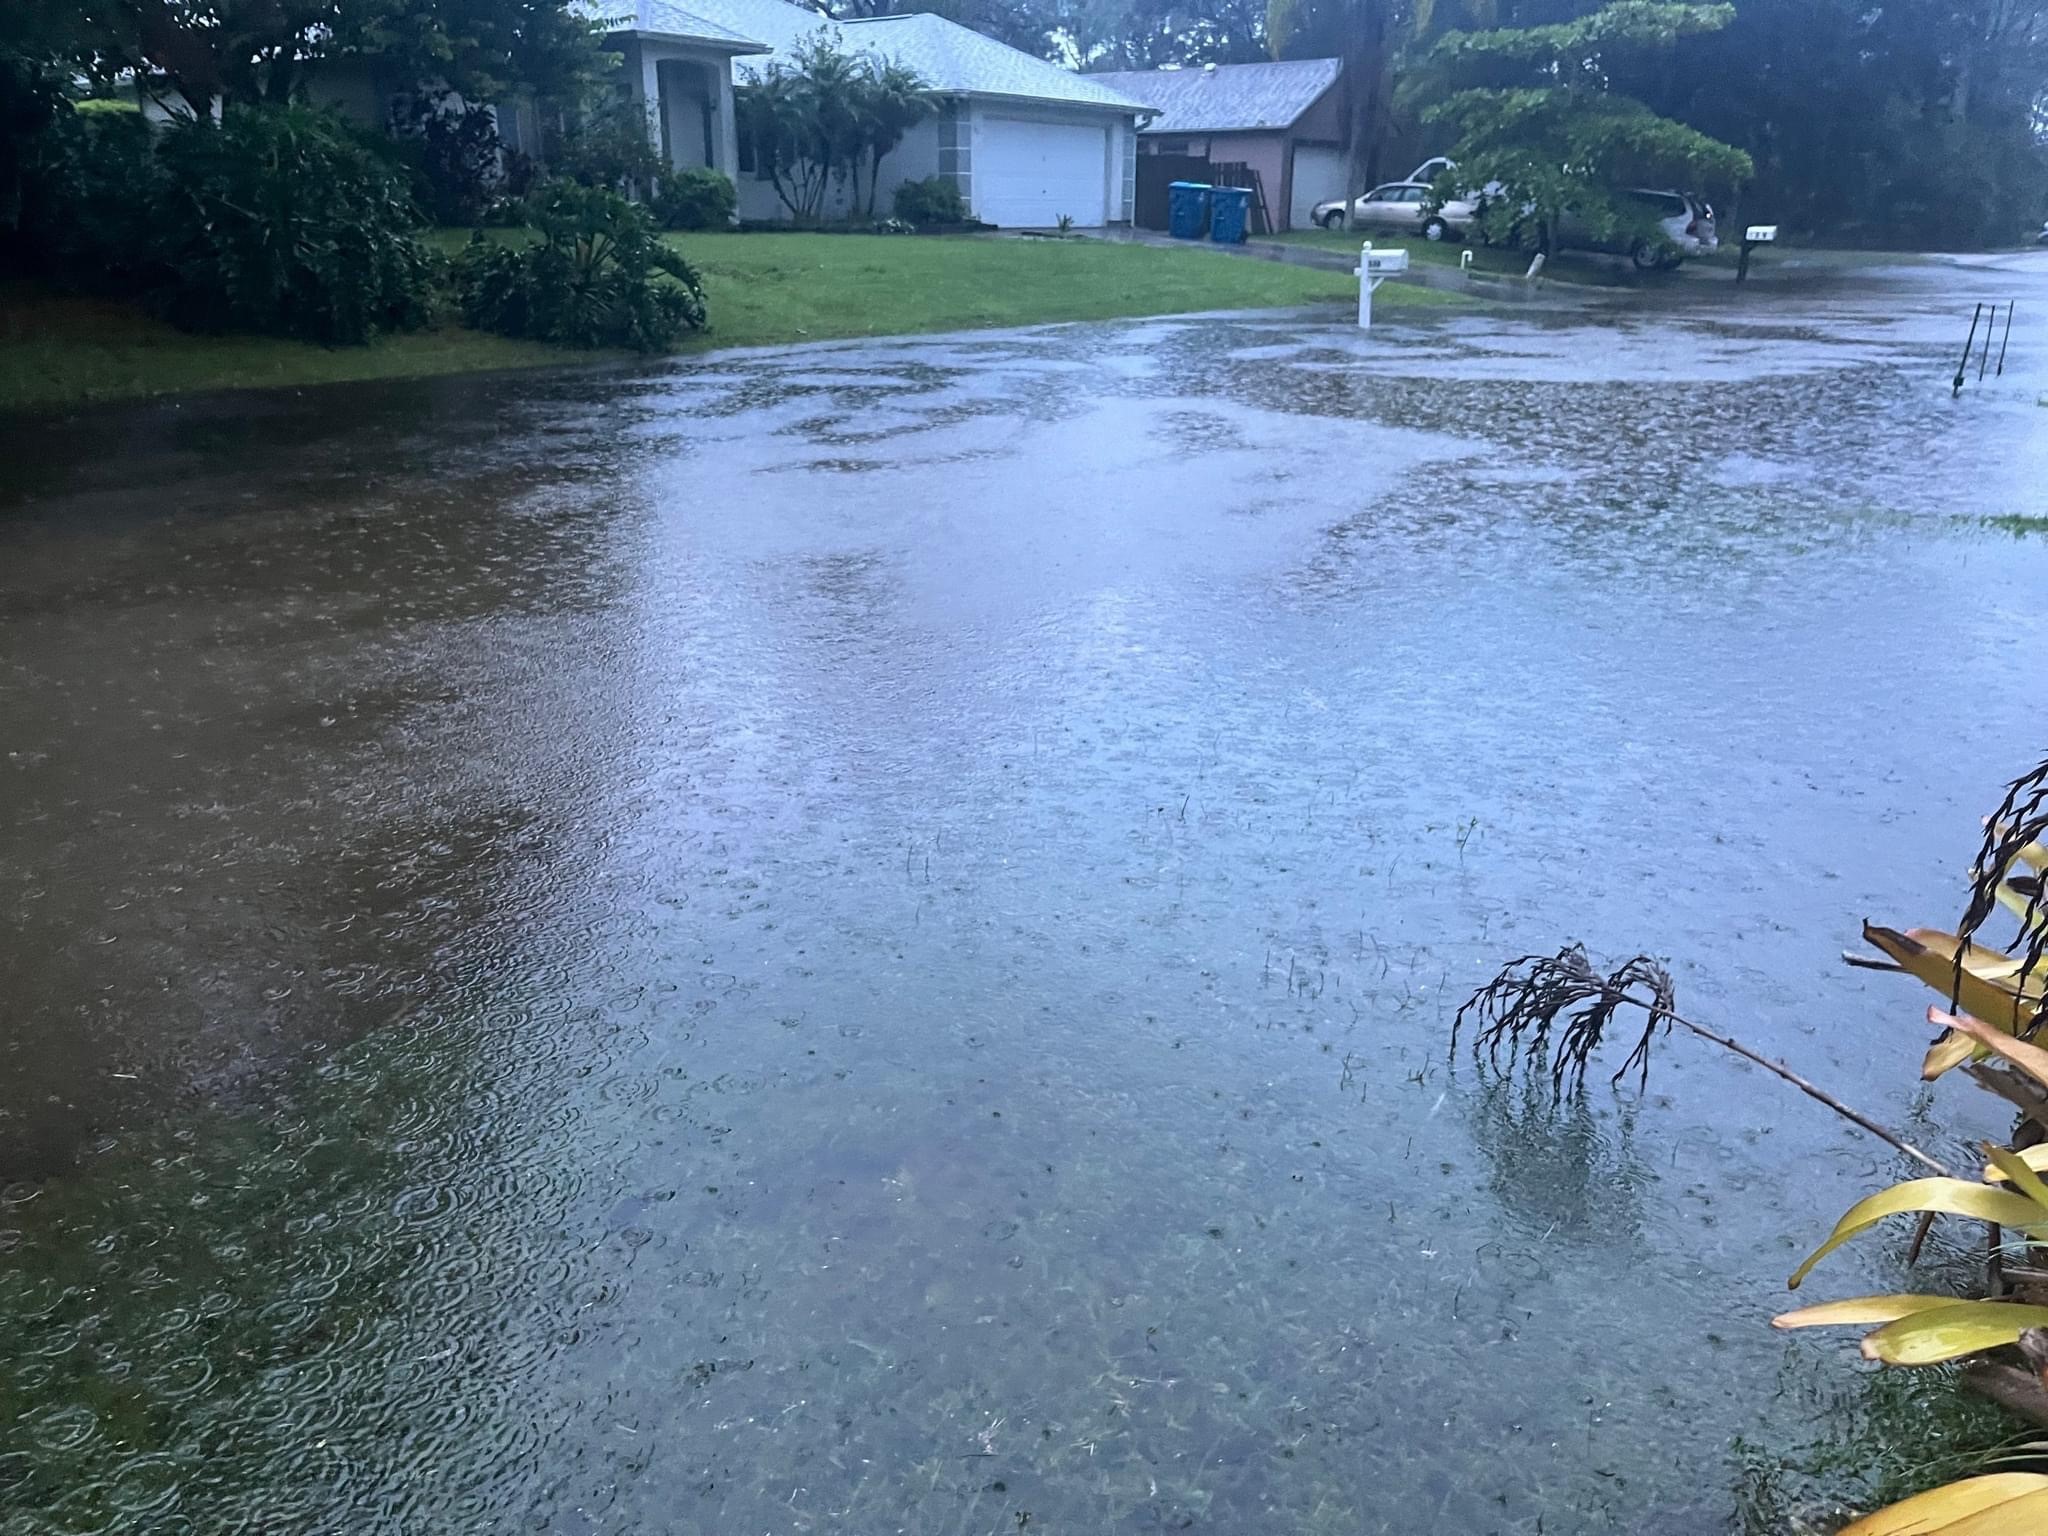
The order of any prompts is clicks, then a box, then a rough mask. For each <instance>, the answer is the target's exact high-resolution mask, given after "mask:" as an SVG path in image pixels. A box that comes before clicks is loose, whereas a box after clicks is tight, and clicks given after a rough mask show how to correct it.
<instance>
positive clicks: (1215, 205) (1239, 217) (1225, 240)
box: [1209, 187, 1252, 245]
mask: <svg viewBox="0 0 2048 1536" xmlns="http://www.w3.org/2000/svg"><path fill="white" fill-rule="evenodd" d="M1251 212H1252V192H1251V188H1249V187H1213V188H1211V189H1210V192H1209V238H1210V239H1211V240H1214V241H1215V242H1216V243H1217V244H1218V245H1243V244H1244V236H1245V227H1246V225H1248V224H1249V223H1250V222H1251Z"/></svg>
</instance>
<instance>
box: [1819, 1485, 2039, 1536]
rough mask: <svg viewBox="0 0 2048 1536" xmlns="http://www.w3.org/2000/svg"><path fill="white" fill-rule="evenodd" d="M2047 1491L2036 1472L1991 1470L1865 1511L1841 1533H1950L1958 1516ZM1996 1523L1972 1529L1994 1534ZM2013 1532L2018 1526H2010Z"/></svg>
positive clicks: (1903, 1535)
mask: <svg viewBox="0 0 2048 1536" xmlns="http://www.w3.org/2000/svg"><path fill="white" fill-rule="evenodd" d="M2043 1492H2048V1477H2043V1476H2041V1475H2040V1474H2039V1473H2035V1472H1994V1473H1992V1474H1990V1475H1989V1476H1987V1477H1966V1478H1964V1479H1963V1480H1962V1481H1961V1482H1959V1483H1950V1484H1948V1485H1947V1486H1945V1487H1941V1488H1934V1489H1930V1490H1929V1491H1928V1492H1926V1493H1920V1494H1915V1495H1914V1496H1913V1497H1912V1498H1910V1499H1907V1500H1905V1501H1904V1502H1903V1503H1899V1504H1894V1505H1892V1506H1891V1507H1890V1508H1889V1509H1881V1510H1879V1511H1878V1512H1877V1513H1876V1514H1874V1515H1865V1516H1864V1517H1863V1518H1862V1519H1861V1520H1858V1521H1857V1522H1856V1523H1855V1524H1854V1525H1852V1526H1849V1527H1848V1528H1847V1529H1846V1530H1844V1531H1843V1532H1842V1533H1841V1536H1935V1533H1937V1532H1943V1533H1949V1536H1953V1533H1952V1532H1951V1528H1952V1527H1953V1526H1954V1525H1955V1523H1956V1522H1957V1521H1958V1520H1967V1519H1971V1518H1973V1517H1975V1516H1977V1515H1980V1514H1984V1513H1986V1512H1992V1513H1996V1512H1997V1511H1998V1509H1999V1507H2000V1506H2001V1505H2003V1506H2006V1507H2008V1508H2009V1507H2011V1506H2012V1505H2013V1504H2015V1503H2020V1502H2032V1500H2033V1499H2034V1498H2036V1497H2037V1496H2039V1495H2040V1494H2042V1493H2043ZM1996 1530H1997V1527H1995V1526H1993V1527H1989V1528H1988V1529H1985V1530H1980V1531H1978V1532H1974V1533H1971V1536H1993V1533H1995V1532H1996ZM2013 1530H2014V1531H2015V1532H2017V1531H2018V1527H2013Z"/></svg>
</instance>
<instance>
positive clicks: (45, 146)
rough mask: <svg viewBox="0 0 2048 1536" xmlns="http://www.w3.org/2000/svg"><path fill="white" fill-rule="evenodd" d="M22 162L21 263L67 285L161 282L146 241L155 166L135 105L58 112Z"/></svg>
mask: <svg viewBox="0 0 2048 1536" xmlns="http://www.w3.org/2000/svg"><path fill="white" fill-rule="evenodd" d="M23 160H24V164H23V171H22V181H21V203H20V214H19V218H20V229H21V234H22V238H21V241H20V247H21V250H22V252H23V253H24V255H25V258H26V259H25V262H24V265H26V266H28V267H29V268H31V269H32V270H35V271H37V272H39V273H40V274H41V275H42V276H44V277H46V278H48V279H49V280H50V281H52V282H55V283H59V284H61V285H63V286H65V287H68V288H88V289H119V290H122V291H126V292H130V293H136V292H147V291H149V290H150V289H152V288H154V287H155V286H157V285H158V284H160V283H162V282H163V281H165V280H166V276H165V274H164V273H163V272H161V271H160V270H158V267H157V262H156V256H155V251H154V248H153V242H154V229H153V224H154V216H155V210H156V209H157V207H158V206H159V205H161V203H162V202H163V201H164V189H163V186H162V182H163V167H162V166H161V165H159V164H158V162H157V158H156V140H155V136H154V135H153V134H152V133H151V132H150V129H149V125H148V124H147V123H146V122H144V121H143V119H142V114H141V113H140V112H74V111H68V110H66V111H60V112H59V113H58V114H57V115H56V116H55V117H54V118H53V119H52V120H51V121H50V123H49V124H48V125H47V126H46V127H45V128H44V129H43V130H42V131H41V132H40V133H38V134H37V135H36V136H35V137H34V138H33V139H32V140H30V141H29V143H28V146H27V149H26V151H25V154H24V157H23Z"/></svg>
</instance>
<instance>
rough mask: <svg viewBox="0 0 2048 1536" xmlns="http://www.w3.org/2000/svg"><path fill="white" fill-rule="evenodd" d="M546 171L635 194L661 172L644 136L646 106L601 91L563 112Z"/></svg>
mask: <svg viewBox="0 0 2048 1536" xmlns="http://www.w3.org/2000/svg"><path fill="white" fill-rule="evenodd" d="M551 138H552V142H551V143H550V144H549V145H548V149H547V155H546V160H547V168H548V171H549V173H550V174H552V175H555V176H566V177H567V178H568V179H569V180H571V181H574V182H579V183H581V184H582V185H583V186H586V187H603V188H605V189H606V190H607V191H611V192H637V191H639V190H640V189H641V188H643V187H645V186H647V185H649V184H650V183H651V182H652V181H653V180H654V178H655V177H656V176H658V175H659V174H660V173H661V169H662V165H661V156H660V155H659V154H657V153H656V152H655V149H654V145H653V144H652V143H651V142H650V141H649V139H648V137H647V109H646V108H645V107H643V106H641V105H640V103H639V102H637V101H634V100H633V99H632V98H630V97H627V96H621V95H601V96H599V97H597V98H596V99H594V100H592V101H589V102H586V103H585V104H584V105H582V106H581V107H578V108H577V109H575V110H574V111H572V112H570V113H568V114H567V115H566V116H565V117H564V118H563V120H562V122H561V125H560V127H559V128H558V129H557V130H556V131H555V132H554V133H553V134H552V135H551Z"/></svg>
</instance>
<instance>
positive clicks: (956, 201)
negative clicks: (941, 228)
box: [896, 176, 967, 224]
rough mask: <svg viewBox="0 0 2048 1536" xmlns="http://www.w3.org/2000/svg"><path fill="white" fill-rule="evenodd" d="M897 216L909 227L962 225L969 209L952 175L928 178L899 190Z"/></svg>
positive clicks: (905, 183) (897, 191)
mask: <svg viewBox="0 0 2048 1536" xmlns="http://www.w3.org/2000/svg"><path fill="white" fill-rule="evenodd" d="M896 217H897V218H899V219H901V220H902V221H903V222H904V223H906V224H959V223H962V222H964V221H965V220H966V218H967V207H966V205H965V204H964V203H962V202H961V201H960V188H959V187H958V186H957V185H955V184H954V182H953V179H952V178H951V177H950V176H927V177H925V179H924V180H923V181H906V182H904V183H903V185H902V186H900V187H898V188H897V189H896Z"/></svg>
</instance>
